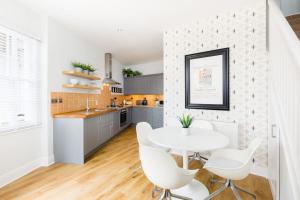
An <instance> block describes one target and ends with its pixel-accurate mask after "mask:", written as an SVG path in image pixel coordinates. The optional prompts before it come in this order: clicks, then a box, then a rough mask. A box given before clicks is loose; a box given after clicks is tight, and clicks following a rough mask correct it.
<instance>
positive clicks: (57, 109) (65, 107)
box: [51, 86, 124, 115]
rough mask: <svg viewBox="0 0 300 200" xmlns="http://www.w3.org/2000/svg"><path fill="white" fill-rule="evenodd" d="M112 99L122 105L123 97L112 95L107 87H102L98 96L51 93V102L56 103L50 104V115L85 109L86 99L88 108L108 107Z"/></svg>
mask: <svg viewBox="0 0 300 200" xmlns="http://www.w3.org/2000/svg"><path fill="white" fill-rule="evenodd" d="M114 97H116V98H117V100H116V103H117V104H122V102H123V100H124V96H123V95H115V94H112V93H111V91H110V90H109V87H108V86H103V90H102V91H101V93H100V94H86V93H70V92H52V93H51V101H52V100H54V102H55V101H57V103H53V102H51V114H52V115H54V114H59V113H66V112H72V111H78V110H84V109H86V103H87V98H88V99H89V107H90V108H105V107H107V106H108V105H110V103H111V99H112V98H114ZM96 102H97V105H96Z"/></svg>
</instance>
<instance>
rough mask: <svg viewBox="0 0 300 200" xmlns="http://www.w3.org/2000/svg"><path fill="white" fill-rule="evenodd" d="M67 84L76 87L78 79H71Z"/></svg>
mask: <svg viewBox="0 0 300 200" xmlns="http://www.w3.org/2000/svg"><path fill="white" fill-rule="evenodd" d="M69 82H70V83H71V84H72V85H76V84H78V83H79V81H78V79H75V78H71V79H70V80H69Z"/></svg>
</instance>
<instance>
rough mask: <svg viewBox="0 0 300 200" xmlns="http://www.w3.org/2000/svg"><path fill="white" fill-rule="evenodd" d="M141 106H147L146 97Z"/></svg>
mask: <svg viewBox="0 0 300 200" xmlns="http://www.w3.org/2000/svg"><path fill="white" fill-rule="evenodd" d="M142 105H143V106H147V105H148V101H147V99H146V97H145V98H144V100H143V101H142Z"/></svg>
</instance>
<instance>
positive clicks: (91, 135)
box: [83, 117, 104, 155]
mask: <svg viewBox="0 0 300 200" xmlns="http://www.w3.org/2000/svg"><path fill="white" fill-rule="evenodd" d="M83 122H84V154H85V155H87V154H88V153H90V152H91V151H92V150H94V149H95V148H96V147H97V146H98V145H99V144H101V143H103V142H104V140H103V138H102V137H101V135H100V134H99V130H100V126H99V117H94V118H89V119H85V120H83Z"/></svg>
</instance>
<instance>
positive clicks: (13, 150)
mask: <svg viewBox="0 0 300 200" xmlns="http://www.w3.org/2000/svg"><path fill="white" fill-rule="evenodd" d="M0 25H3V26H6V27H8V28H11V29H14V30H17V31H19V32H22V33H26V34H28V35H31V36H34V37H36V38H37V39H41V40H42V41H43V39H44V38H43V18H42V16H40V15H38V14H36V13H34V12H33V11H32V10H29V9H28V8H26V7H23V6H22V5H20V4H18V3H15V2H14V1H11V0H4V1H1V6H0ZM44 130H45V129H44V128H43V127H40V128H34V129H28V130H24V131H18V132H14V133H8V134H6V135H0V160H1V164H0V187H1V186H2V185H4V184H6V183H8V182H11V181H12V180H14V179H16V178H18V177H20V176H22V175H24V174H26V173H27V172H29V171H31V170H32V169H35V168H36V167H38V166H40V163H41V160H42V158H41V138H42V135H43V134H44V133H45V131H44Z"/></svg>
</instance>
